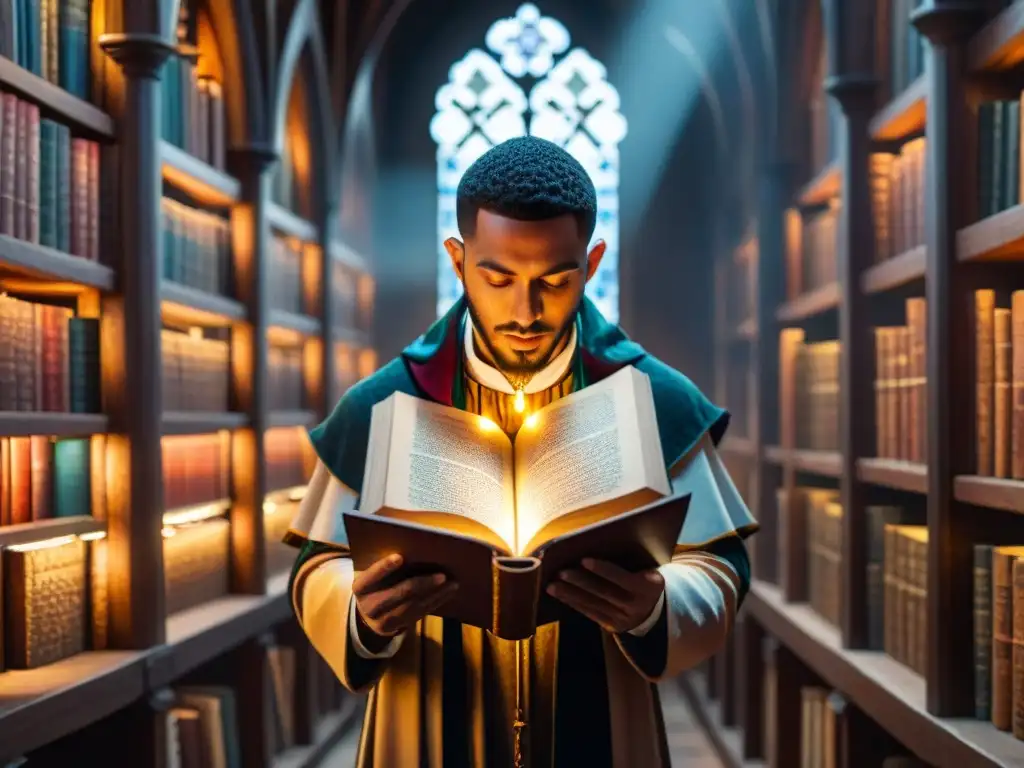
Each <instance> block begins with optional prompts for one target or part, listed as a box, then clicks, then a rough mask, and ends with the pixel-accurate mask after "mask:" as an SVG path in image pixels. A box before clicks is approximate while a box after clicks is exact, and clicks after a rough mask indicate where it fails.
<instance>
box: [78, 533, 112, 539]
mask: <svg viewBox="0 0 1024 768" xmlns="http://www.w3.org/2000/svg"><path fill="white" fill-rule="evenodd" d="M78 538H80V539H81V540H82V541H99V540H100V539H105V538H107V532H106V531H92V532H90V533H83V534H80V535H79V537H78Z"/></svg>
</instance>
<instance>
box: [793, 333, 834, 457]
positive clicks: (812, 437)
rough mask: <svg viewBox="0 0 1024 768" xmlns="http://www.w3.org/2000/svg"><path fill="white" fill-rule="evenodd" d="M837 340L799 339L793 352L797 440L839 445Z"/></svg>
mask: <svg viewBox="0 0 1024 768" xmlns="http://www.w3.org/2000/svg"><path fill="white" fill-rule="evenodd" d="M839 349H840V346H839V342H838V341H819V342H814V343H810V344H807V343H802V344H801V345H800V347H799V348H798V350H797V356H796V398H795V404H796V444H797V447H799V448H803V449H808V450H816V451H835V450H838V448H839V434H838V433H839Z"/></svg>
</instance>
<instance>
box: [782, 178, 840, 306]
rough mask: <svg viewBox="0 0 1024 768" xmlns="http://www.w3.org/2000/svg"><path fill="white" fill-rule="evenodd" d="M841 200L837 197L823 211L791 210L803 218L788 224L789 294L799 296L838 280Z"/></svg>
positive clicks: (787, 269) (794, 216)
mask: <svg viewBox="0 0 1024 768" xmlns="http://www.w3.org/2000/svg"><path fill="white" fill-rule="evenodd" d="M840 208H841V203H840V201H839V199H838V198H833V199H832V200H830V201H829V203H828V205H827V206H826V207H825V208H824V209H822V210H819V211H816V212H813V213H806V214H803V215H802V221H801V219H800V217H801V213H800V212H799V211H796V210H791V211H790V213H789V216H790V217H791V221H792V220H796V221H799V222H800V223H799V224H796V225H794V224H793V223H791V222H787V227H786V230H787V232H786V238H787V243H786V296H787V297H788V298H789V299H795V298H797V297H798V296H800V294H802V293H807V292H808V291H813V290H814V289H815V288H821V287H822V286H825V285H829V284H831V283H834V282H835V281H836V274H837V273H836V268H837V261H836V247H837V245H838V242H837V240H836V238H837V237H838V231H839V230H838V227H839V212H840Z"/></svg>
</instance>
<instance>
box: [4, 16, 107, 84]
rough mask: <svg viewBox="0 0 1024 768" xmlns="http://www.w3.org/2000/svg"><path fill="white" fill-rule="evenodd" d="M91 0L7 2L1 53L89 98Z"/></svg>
mask: <svg viewBox="0 0 1024 768" xmlns="http://www.w3.org/2000/svg"><path fill="white" fill-rule="evenodd" d="M90 5H91V0H2V2H0V19H2V20H3V23H2V24H0V56H3V57H4V58H7V59H10V60H11V61H13V62H14V63H16V64H17V65H18V66H19V67H22V68H24V69H27V70H28V71H29V72H32V73H33V74H36V75H39V76H40V77H42V78H43V79H45V80H47V81H48V82H51V83H53V84H54V85H59V86H60V87H61V88H63V89H64V90H66V91H68V92H69V93H71V94H73V95H75V96H77V97H78V98H80V99H88V98H89V80H90V75H89V71H90V70H89V44H90V34H89V11H90Z"/></svg>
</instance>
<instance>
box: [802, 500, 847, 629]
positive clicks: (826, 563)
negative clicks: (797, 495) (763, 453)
mask: <svg viewBox="0 0 1024 768" xmlns="http://www.w3.org/2000/svg"><path fill="white" fill-rule="evenodd" d="M806 494H807V502H806V514H807V601H808V603H810V606H811V608H812V609H813V610H814V611H815V612H816V613H817V614H818V615H819V616H821V617H822V618H823V619H825V620H826V621H829V622H831V623H832V624H834V625H836V626H838V625H839V623H840V621H841V615H842V611H843V599H842V598H843V595H842V583H843V578H842V562H843V507H842V505H841V504H840V503H839V498H838V494H837V493H836V492H835V491H825V490H813V491H807V492H806Z"/></svg>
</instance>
